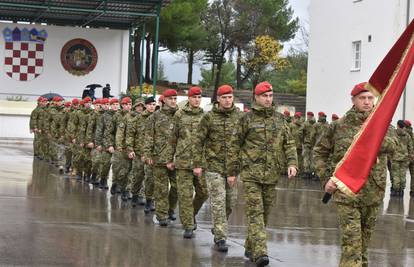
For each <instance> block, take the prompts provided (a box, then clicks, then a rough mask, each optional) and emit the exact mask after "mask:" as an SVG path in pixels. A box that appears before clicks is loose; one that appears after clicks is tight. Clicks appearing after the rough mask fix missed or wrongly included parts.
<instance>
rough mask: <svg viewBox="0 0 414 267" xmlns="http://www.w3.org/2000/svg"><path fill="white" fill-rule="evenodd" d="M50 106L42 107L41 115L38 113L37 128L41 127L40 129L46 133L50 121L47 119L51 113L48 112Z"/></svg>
mask: <svg viewBox="0 0 414 267" xmlns="http://www.w3.org/2000/svg"><path fill="white" fill-rule="evenodd" d="M47 110H48V108H47V107H42V108H41V109H40V110H39V115H38V118H37V128H38V129H39V130H41V132H42V134H46V133H47V127H48V125H47V124H48V121H47V119H48V117H49V114H48V111H47Z"/></svg>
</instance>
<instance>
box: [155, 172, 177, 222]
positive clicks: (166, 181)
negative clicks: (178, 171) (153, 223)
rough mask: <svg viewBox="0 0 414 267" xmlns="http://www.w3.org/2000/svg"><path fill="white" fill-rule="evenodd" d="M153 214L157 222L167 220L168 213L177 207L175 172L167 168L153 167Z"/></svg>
mask: <svg viewBox="0 0 414 267" xmlns="http://www.w3.org/2000/svg"><path fill="white" fill-rule="evenodd" d="M153 175H154V199H155V214H156V216H157V219H158V220H163V219H167V217H168V212H169V211H173V210H175V208H176V207H177V201H178V196H177V181H176V178H175V171H170V170H168V169H167V167H162V166H154V167H153Z"/></svg>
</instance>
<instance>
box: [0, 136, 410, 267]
mask: <svg viewBox="0 0 414 267" xmlns="http://www.w3.org/2000/svg"><path fill="white" fill-rule="evenodd" d="M407 179H408V183H409V180H410V179H409V177H408V178H407ZM239 187H240V194H239V201H238V205H237V207H236V209H235V211H234V213H233V214H232V216H231V218H230V228H229V230H230V234H229V245H230V249H229V253H228V254H227V255H223V254H220V253H217V252H216V251H214V250H213V249H212V240H213V236H212V235H211V232H210V229H211V222H210V214H209V206H208V205H205V206H204V207H203V208H202V210H201V212H200V214H199V215H198V217H197V222H198V226H199V227H198V230H197V231H196V233H195V235H196V236H195V238H194V239H191V240H184V239H183V238H182V229H181V225H180V224H179V222H175V223H173V224H172V225H170V226H169V227H168V228H160V227H158V226H157V225H154V223H153V218H152V217H150V216H145V215H144V212H143V208H142V207H138V208H131V207H130V204H129V203H126V204H125V203H122V202H121V200H120V198H118V197H114V196H111V195H110V194H109V193H108V192H102V191H100V190H99V189H94V188H93V187H92V186H89V185H85V184H82V183H79V182H76V180H75V179H73V178H71V177H69V176H62V175H59V174H58V172H57V169H55V168H53V167H51V166H49V165H48V164H46V163H44V162H42V161H39V160H37V159H33V157H32V156H31V145H30V144H29V143H27V144H19V145H16V144H10V143H9V144H8V143H0V207H1V221H0V265H1V266H5V265H13V266H14V265H19V266H143V267H144V266H145V267H147V266H149V267H151V266H158V267H159V266H179V267H185V266H214V267H218V266H254V265H253V264H252V263H250V262H248V261H247V260H246V259H245V258H244V257H243V252H244V248H243V243H244V238H245V233H246V218H245V215H244V200H243V198H242V190H243V189H242V184H239ZM388 187H389V185H388ZM387 190H389V188H387ZM387 192H388V191H387ZM387 195H389V193H388V194H387ZM321 196H322V192H321V191H320V190H319V184H318V183H316V182H313V181H308V180H303V179H300V178H297V179H293V180H289V181H288V180H287V179H286V178H283V179H281V181H280V183H279V184H278V190H277V196H276V202H275V206H274V208H273V213H272V214H271V217H270V220H269V229H268V234H269V241H268V245H269V256H270V257H271V264H270V266H337V265H338V261H339V256H340V248H339V243H338V238H339V233H338V229H337V221H336V213H335V209H334V207H333V206H332V204H329V205H323V204H321V201H320V199H321ZM369 252H370V266H414V199H410V197H409V194H408V191H406V194H405V197H404V199H394V198H393V199H390V198H389V197H387V198H386V199H385V200H384V205H383V213H382V215H381V216H380V217H379V218H378V223H377V227H376V230H375V233H374V235H373V238H372V242H371V244H370V250H369Z"/></svg>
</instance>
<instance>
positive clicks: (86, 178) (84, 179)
mask: <svg viewBox="0 0 414 267" xmlns="http://www.w3.org/2000/svg"><path fill="white" fill-rule="evenodd" d="M90 180H91V176H90V174H84V175H83V181H84V182H85V183H89V181H90Z"/></svg>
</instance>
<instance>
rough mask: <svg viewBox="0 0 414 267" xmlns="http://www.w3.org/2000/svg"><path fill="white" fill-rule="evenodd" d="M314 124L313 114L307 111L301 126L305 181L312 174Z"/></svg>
mask: <svg viewBox="0 0 414 267" xmlns="http://www.w3.org/2000/svg"><path fill="white" fill-rule="evenodd" d="M314 124H315V118H314V114H313V112H312V111H308V112H307V113H306V121H305V123H304V124H303V172H304V173H303V175H304V178H307V179H310V178H311V176H312V173H313V166H312V149H313V147H312V146H311V133H312V128H313V125H314Z"/></svg>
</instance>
